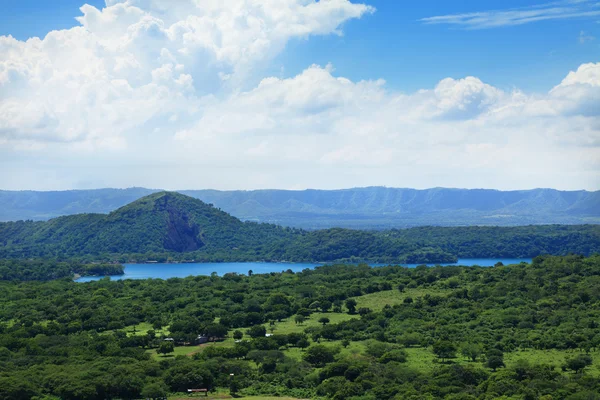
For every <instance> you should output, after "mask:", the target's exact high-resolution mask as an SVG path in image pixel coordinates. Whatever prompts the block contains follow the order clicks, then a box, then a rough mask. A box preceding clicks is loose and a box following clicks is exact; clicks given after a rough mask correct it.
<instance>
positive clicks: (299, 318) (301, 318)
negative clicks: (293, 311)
mask: <svg viewBox="0 0 600 400" xmlns="http://www.w3.org/2000/svg"><path fill="white" fill-rule="evenodd" d="M294 321H295V322H296V324H300V325H302V324H303V323H304V321H306V317H305V316H304V315H300V314H298V315H296V317H295V318H294Z"/></svg>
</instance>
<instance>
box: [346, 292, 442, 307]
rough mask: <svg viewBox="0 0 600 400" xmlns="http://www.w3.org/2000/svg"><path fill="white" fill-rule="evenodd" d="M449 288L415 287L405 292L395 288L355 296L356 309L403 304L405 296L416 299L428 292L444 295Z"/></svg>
mask: <svg viewBox="0 0 600 400" xmlns="http://www.w3.org/2000/svg"><path fill="white" fill-rule="evenodd" d="M448 292H449V290H447V289H440V288H427V289H423V288H415V289H408V288H407V289H405V290H404V292H400V291H399V290H397V289H394V290H384V291H382V292H376V293H370V294H365V295H364V296H358V297H354V300H356V303H357V306H356V309H359V308H363V307H364V308H370V309H371V310H373V311H380V310H382V309H383V307H385V306H386V305H390V306H394V305H396V304H402V302H403V301H404V299H405V298H407V297H412V298H413V299H416V298H418V297H423V296H425V295H426V294H431V295H433V294H437V295H440V294H441V295H444V294H446V293H448Z"/></svg>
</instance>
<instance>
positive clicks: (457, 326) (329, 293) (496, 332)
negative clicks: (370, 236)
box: [0, 255, 600, 400]
mask: <svg viewBox="0 0 600 400" xmlns="http://www.w3.org/2000/svg"><path fill="white" fill-rule="evenodd" d="M36 265H39V267H40V268H42V269H43V268H44V266H43V264H32V265H30V266H29V268H33V269H35V268H37V267H36ZM3 268H5V269H9V270H10V269H19V268H20V267H19V264H18V263H5V265H4V266H3ZM40 274H42V273H40ZM599 321H600V256H592V257H588V258H585V257H582V256H574V255H572V256H566V257H551V256H543V257H537V258H535V259H534V261H533V263H532V264H526V263H522V264H517V265H510V266H497V267H492V268H481V267H432V268H428V267H424V266H423V267H418V268H416V269H407V268H402V267H392V266H390V267H382V268H371V267H368V266H366V265H359V266H349V265H332V266H324V267H318V268H316V269H315V270H305V271H303V272H301V273H296V274H294V273H272V274H266V275H252V276H245V275H237V274H227V275H224V276H223V277H218V276H197V277H189V278H185V279H179V278H173V279H169V280H166V281H163V280H153V279H150V280H140V281H135V280H129V281H110V280H108V279H103V280H100V281H97V282H91V283H85V284H79V283H75V282H73V281H72V280H71V279H69V278H61V279H56V280H52V281H27V280H18V279H13V280H10V281H8V280H4V281H1V282H0V399H30V398H44V399H48V400H49V399H58V398H60V399H66V400H70V399H106V398H115V399H117V398H122V399H135V398H142V397H144V398H146V397H155V398H158V397H161V396H170V397H171V398H173V399H179V398H184V397H187V394H185V392H186V391H187V389H190V388H207V389H210V390H211V391H212V393H211V396H212V398H230V397H231V396H232V395H234V396H239V397H243V398H254V399H265V398H269V397H278V398H286V397H287V398H291V399H308V398H322V399H339V400H342V399H355V400H358V399H362V400H367V399H369V400H371V399H373V400H375V399H377V400H379V399H384V400H385V399H498V398H502V399H515V400H516V399H544V400H547V399H569V400H575V399H586V400H587V399H597V398H598V393H599V392H600V354H599V350H600V324H599ZM200 334H203V335H205V336H206V337H207V339H208V343H205V344H201V345H199V346H198V345H196V344H194V340H195V339H196V337H197V336H198V335H200ZM164 338H173V342H169V341H165V340H163V339H164ZM231 374H233V375H231ZM178 393H179V394H178ZM260 396H263V397H260ZM265 396H266V397H265ZM209 398H210V397H209Z"/></svg>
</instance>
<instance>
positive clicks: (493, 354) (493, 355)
mask: <svg viewBox="0 0 600 400" xmlns="http://www.w3.org/2000/svg"><path fill="white" fill-rule="evenodd" d="M485 356H486V358H487V360H486V362H485V366H486V367H488V368H490V369H491V370H492V371H494V372H496V370H497V369H498V368H501V367H504V353H502V351H501V350H498V349H489V350H488V351H487V352H486V353H485Z"/></svg>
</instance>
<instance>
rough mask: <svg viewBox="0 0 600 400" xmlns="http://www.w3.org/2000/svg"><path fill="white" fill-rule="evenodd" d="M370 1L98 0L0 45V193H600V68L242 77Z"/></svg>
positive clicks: (316, 69)
mask: <svg viewBox="0 0 600 400" xmlns="http://www.w3.org/2000/svg"><path fill="white" fill-rule="evenodd" d="M371 11H372V9H371V8H369V7H368V6H365V5H360V4H354V3H351V2H349V1H347V0H321V1H318V2H316V1H312V0H272V1H266V0H261V1H258V0H254V1H253V0H246V1H240V0H236V1H234V0H226V1H223V0H220V1H217V0H214V1H213V0H209V1H202V2H198V1H192V0H189V1H178V2H167V1H166V0H127V1H115V0H109V1H108V7H107V8H105V9H103V10H97V9H95V8H93V7H91V6H84V7H82V12H83V16H82V17H81V18H80V22H81V23H82V26H81V27H77V28H73V29H70V30H65V31H57V32H51V33H49V34H48V35H47V36H46V37H45V38H44V39H37V38H32V39H30V40H28V41H26V42H23V41H18V40H16V39H14V38H11V37H0V93H1V96H0V162H1V164H0V165H2V169H3V170H4V169H5V170H10V171H11V173H10V174H8V173H6V174H2V176H1V177H0V186H3V187H5V188H37V189H53V188H69V187H76V186H77V185H78V182H85V186H86V187H89V185H90V182H97V186H101V185H109V186H121V187H122V186H134V185H136V186H149V187H162V188H167V189H175V188H198V187H214V188H242V189H249V188H257V187H283V188H299V187H324V188H331V187H348V186H361V185H362V186H366V185H389V186H404V187H406V186H413V187H429V186H463V187H497V188H528V187H533V186H552V187H559V188H570V189H575V188H590V189H598V188H600V182H599V181H598V178H597V177H598V176H599V172H600V163H599V162H598V160H600V116H599V113H598V111H599V110H600V107H599V106H598V105H599V104H600V63H590V64H584V65H581V66H580V67H579V68H578V69H577V70H576V71H572V72H570V73H568V75H566V77H565V78H564V80H563V81H562V82H560V83H559V84H558V85H557V86H555V87H554V88H553V89H552V90H551V91H549V92H548V93H523V92H521V91H519V90H517V89H513V90H506V89H501V88H498V87H495V86H493V85H490V84H488V83H484V82H482V81H481V80H480V79H478V78H476V77H465V78H446V79H443V80H441V81H440V82H439V83H437V84H436V85H432V86H433V87H431V88H425V89H422V90H419V91H416V92H414V93H400V92H395V91H390V90H389V89H387V87H386V84H385V81H383V80H381V79H374V80H364V81H359V82H354V81H351V80H349V79H346V78H344V77H341V76H338V75H337V74H336V73H335V71H334V69H333V66H330V65H328V66H324V67H322V66H318V65H312V66H309V67H308V68H306V69H305V70H304V71H303V72H302V73H300V74H298V75H297V76H293V77H288V78H277V77H266V78H263V79H262V80H260V79H257V80H256V82H257V83H252V82H255V80H254V78H256V77H257V76H259V75H258V73H259V72H257V71H260V66H261V64H263V63H265V62H268V61H269V60H270V59H271V58H272V57H274V56H275V55H276V54H277V53H278V52H280V51H281V50H282V49H283V48H284V46H285V43H286V42H287V41H288V40H290V39H291V38H294V37H303V36H309V35H316V34H337V33H339V30H340V25H341V24H342V23H343V22H344V21H347V20H349V19H352V18H358V17H360V16H362V15H364V14H365V13H368V12H371ZM565 72H566V71H565ZM249 77H252V78H253V79H250V78H249ZM24 185H25V186H24Z"/></svg>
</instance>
